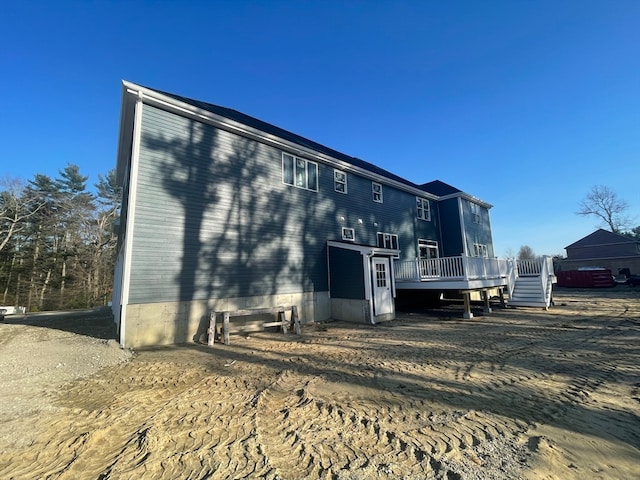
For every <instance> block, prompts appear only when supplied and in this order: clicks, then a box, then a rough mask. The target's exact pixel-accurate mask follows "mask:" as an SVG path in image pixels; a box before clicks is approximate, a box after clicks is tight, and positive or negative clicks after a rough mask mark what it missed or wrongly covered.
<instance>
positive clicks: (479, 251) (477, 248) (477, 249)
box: [473, 243, 489, 258]
mask: <svg viewBox="0 0 640 480" xmlns="http://www.w3.org/2000/svg"><path fill="white" fill-rule="evenodd" d="M473 255H474V256H475V257H485V258H486V257H488V256H489V251H488V249H487V246H486V245H485V244H483V243H474V244H473Z"/></svg>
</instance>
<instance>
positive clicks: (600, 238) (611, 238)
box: [564, 228, 638, 249]
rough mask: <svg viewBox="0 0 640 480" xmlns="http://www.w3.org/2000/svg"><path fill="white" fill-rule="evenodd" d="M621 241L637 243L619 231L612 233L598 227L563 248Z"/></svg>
mask: <svg viewBox="0 0 640 480" xmlns="http://www.w3.org/2000/svg"><path fill="white" fill-rule="evenodd" d="M621 243H638V242H637V241H636V240H633V239H632V238H629V237H625V236H624V235H620V234H619V233H613V232H610V231H608V230H604V229H602V228H599V229H598V230H596V231H595V232H593V233H591V234H589V235H587V236H586V237H583V238H581V239H580V240H578V241H577V242H574V243H572V244H571V245H568V246H566V247H564V248H565V249H569V248H584V247H593V246H597V245H612V244H621Z"/></svg>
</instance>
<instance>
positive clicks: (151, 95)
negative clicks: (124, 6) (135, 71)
mask: <svg viewBox="0 0 640 480" xmlns="http://www.w3.org/2000/svg"><path fill="white" fill-rule="evenodd" d="M123 84H124V87H125V89H127V91H128V92H129V93H134V94H138V95H141V96H142V99H143V101H144V102H145V103H149V104H156V105H157V106H159V107H163V108H164V109H170V110H173V111H175V112H177V113H179V114H181V115H183V116H186V117H188V118H193V119H194V120H197V121H200V122H203V123H207V124H209V125H213V126H215V127H219V128H222V129H223V130H227V131H230V132H232V133H236V134H238V135H241V136H243V137H249V138H252V139H254V140H257V141H259V142H261V143H266V144H269V145H272V146H274V147H276V148H279V149H281V150H286V151H289V152H291V153H294V154H296V155H298V156H301V157H307V158H310V159H313V160H316V161H319V162H322V163H325V164H329V165H331V166H333V167H334V168H337V169H339V170H343V171H345V172H351V173H356V174H358V175H360V176H362V177H365V178H368V179H370V180H373V181H375V182H380V183H383V184H385V185H389V186H392V187H394V188H397V189H398V190H403V191H406V192H409V193H412V194H413V195H416V196H418V197H423V198H427V199H431V200H438V199H439V197H438V196H437V195H434V194H432V193H429V192H425V191H424V190H420V189H419V188H414V187H411V186H409V185H405V184H404V183H402V182H398V181H396V180H393V179H391V178H389V177H385V176H383V175H378V174H377V173H374V172H371V171H369V170H366V169H364V168H360V167H357V166H355V165H352V164H350V163H347V162H344V161H342V160H338V159H337V158H333V157H331V156H329V155H325V154H323V153H320V152H317V151H316V150H313V149H311V148H307V147H304V146H302V145H299V144H297V143H294V142H289V141H287V140H284V139H282V138H280V137H278V136H275V135H271V134H268V133H266V132H263V131H262V130H258V129H255V128H252V127H249V126H248V125H245V124H244V123H239V122H236V121H234V120H231V119H229V118H227V117H223V116H221V115H217V114H215V113H212V112H209V111H208V110H203V109H201V108H198V107H195V106H193V105H190V104H188V103H184V102H181V101H179V100H176V99H174V98H171V97H167V96H166V95H162V94H161V93H158V92H156V91H155V90H151V89H148V88H145V87H142V86H140V85H136V84H134V83H131V82H127V81H123Z"/></svg>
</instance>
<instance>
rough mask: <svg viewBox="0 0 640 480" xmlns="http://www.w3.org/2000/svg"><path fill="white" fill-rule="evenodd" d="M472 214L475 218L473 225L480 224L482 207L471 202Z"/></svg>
mask: <svg viewBox="0 0 640 480" xmlns="http://www.w3.org/2000/svg"><path fill="white" fill-rule="evenodd" d="M470 204H471V214H472V216H473V223H480V205H478V204H477V203H473V202H470Z"/></svg>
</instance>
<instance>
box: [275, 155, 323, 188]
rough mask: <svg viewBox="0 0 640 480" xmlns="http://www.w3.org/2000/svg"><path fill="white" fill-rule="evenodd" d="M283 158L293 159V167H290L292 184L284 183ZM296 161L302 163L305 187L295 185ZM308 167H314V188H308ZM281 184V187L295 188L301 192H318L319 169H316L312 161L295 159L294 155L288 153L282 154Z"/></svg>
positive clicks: (316, 165)
mask: <svg viewBox="0 0 640 480" xmlns="http://www.w3.org/2000/svg"><path fill="white" fill-rule="evenodd" d="M285 156H289V157H291V158H293V165H292V170H291V174H292V175H293V180H292V181H293V183H287V182H285V181H284V157H285ZM296 160H302V161H303V162H304V174H305V184H306V186H305V187H301V186H300V185H297V184H296ZM309 165H315V167H316V188H315V189H313V188H309ZM281 173H282V175H281V178H282V184H283V185H288V186H290V187H296V188H300V189H301V190H308V191H310V192H318V190H319V189H320V186H319V183H320V179H319V178H318V177H319V174H320V169H319V168H318V164H317V163H316V162H314V161H312V160H307V159H306V158H302V157H296V156H295V155H292V154H290V153H287V152H282V172H281Z"/></svg>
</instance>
